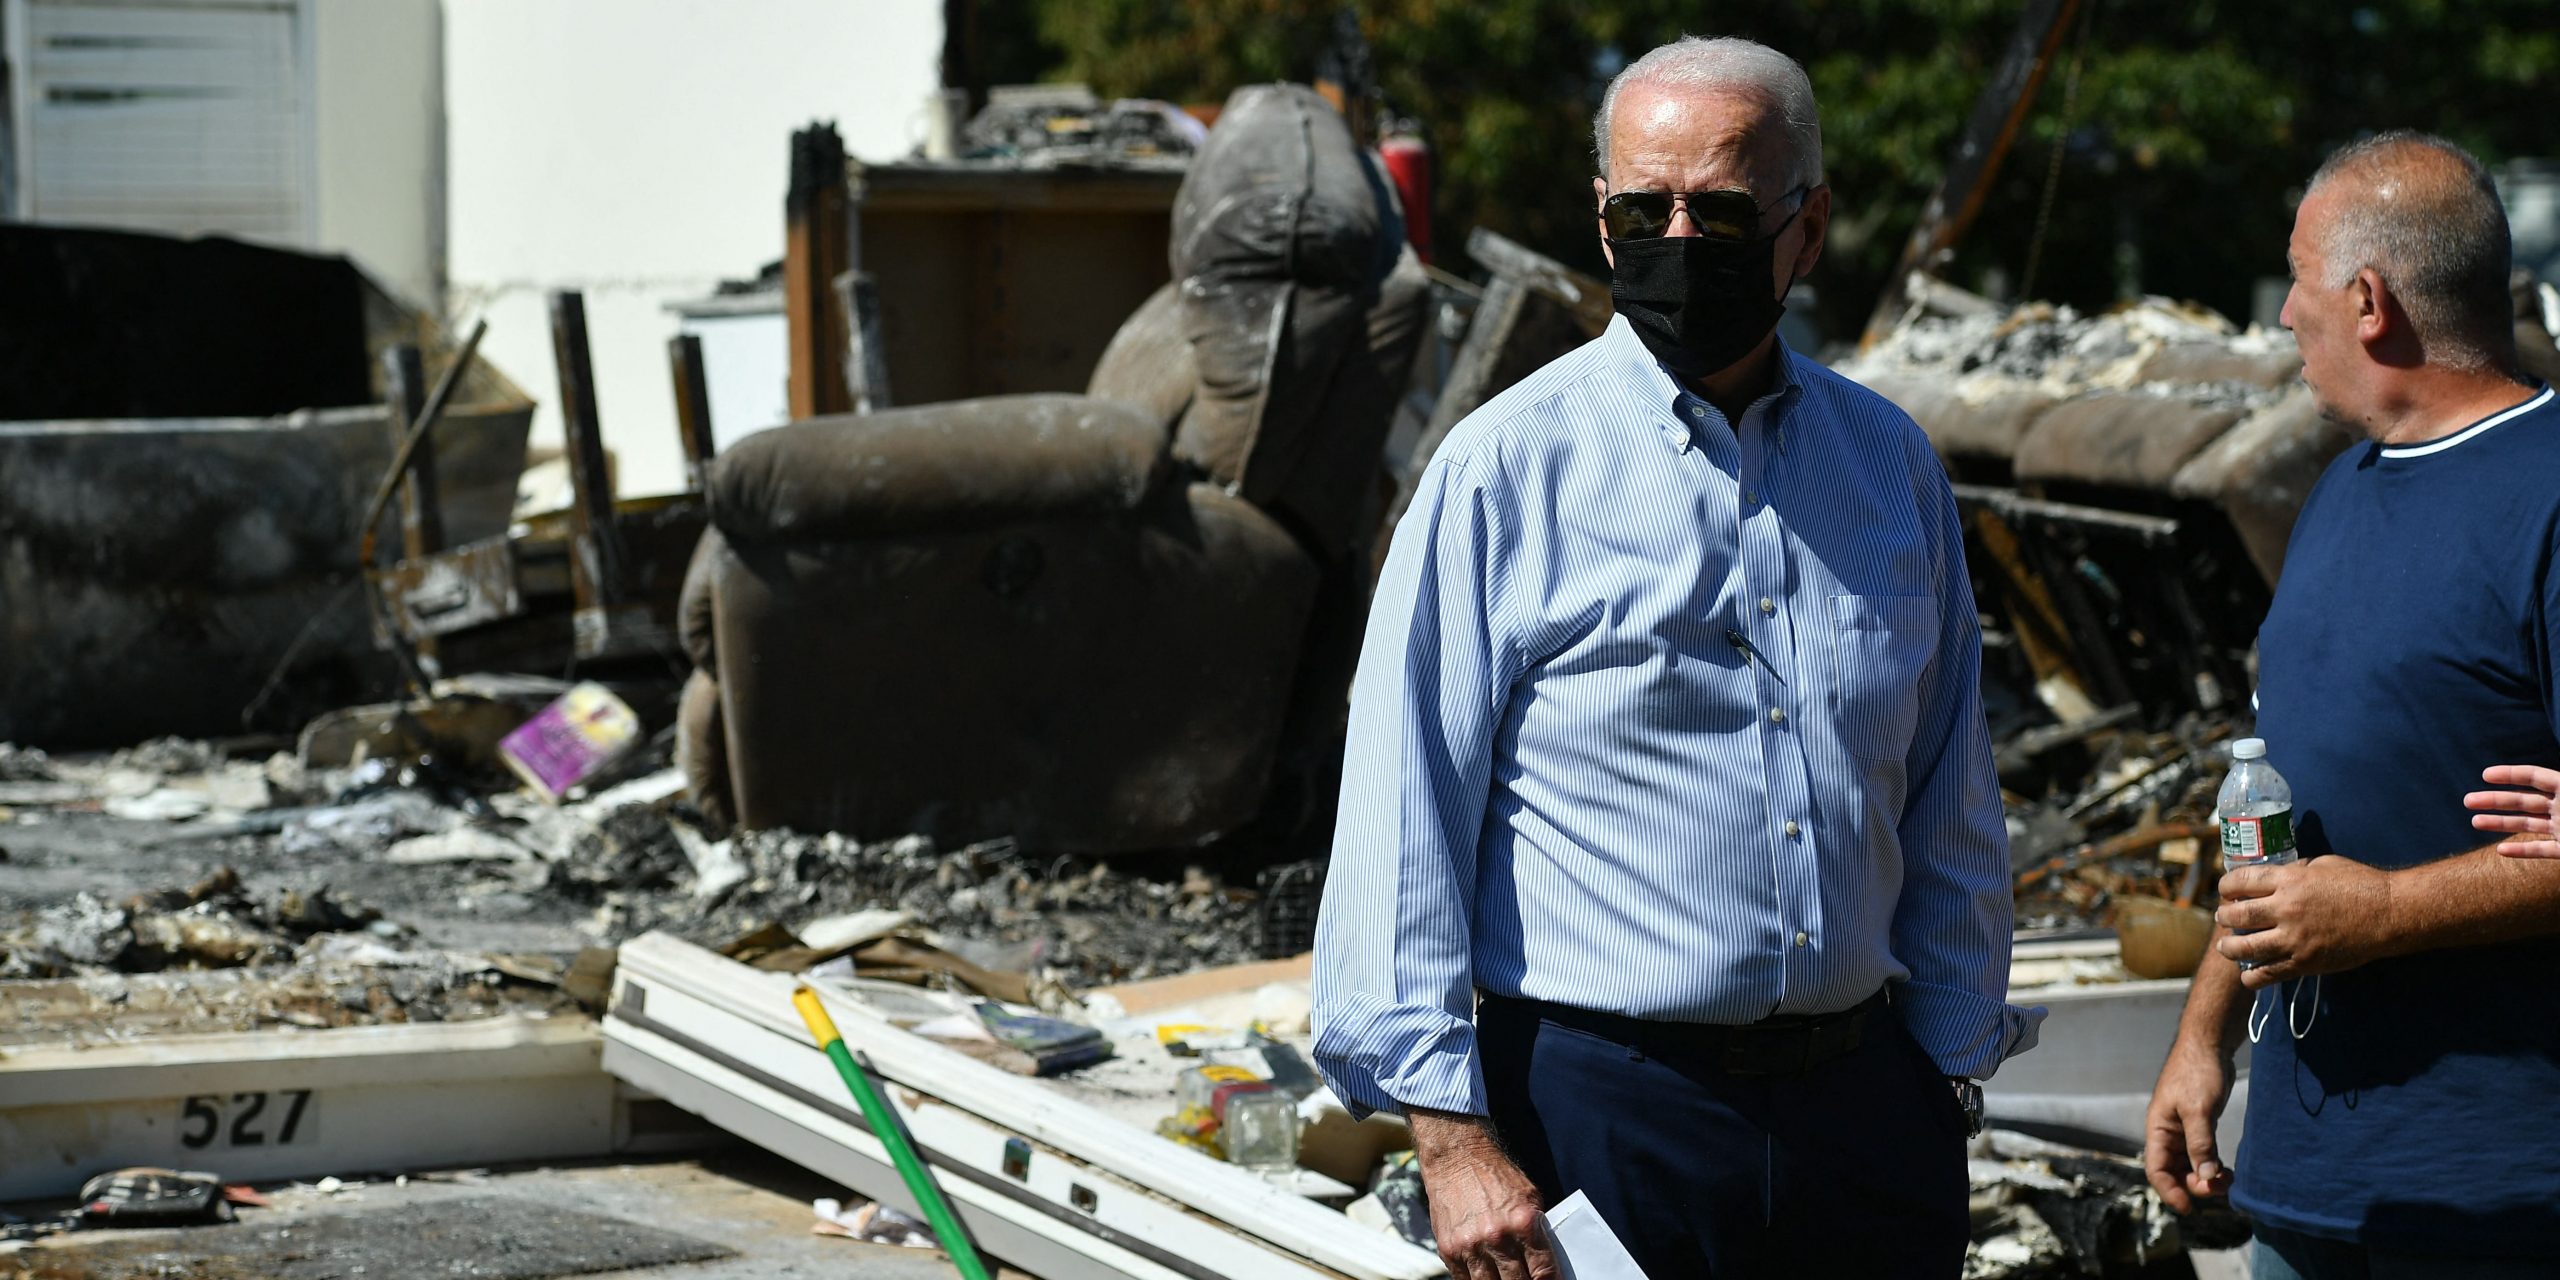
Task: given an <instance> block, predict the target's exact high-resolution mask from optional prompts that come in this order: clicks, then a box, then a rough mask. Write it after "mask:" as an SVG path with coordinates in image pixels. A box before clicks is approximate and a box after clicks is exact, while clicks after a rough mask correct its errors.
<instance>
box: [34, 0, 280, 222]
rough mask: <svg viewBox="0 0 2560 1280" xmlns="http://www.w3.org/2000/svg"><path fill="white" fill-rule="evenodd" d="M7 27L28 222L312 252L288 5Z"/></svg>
mask: <svg viewBox="0 0 2560 1280" xmlns="http://www.w3.org/2000/svg"><path fill="white" fill-rule="evenodd" d="M10 16H11V17H12V18H13V19H16V21H14V22H13V23H12V24H11V25H12V27H13V31H12V40H11V43H12V44H13V45H14V46H15V48H16V50H17V51H18V53H19V58H20V61H19V62H18V68H17V69H18V72H19V74H18V76H17V89H16V93H17V103H16V107H17V111H18V113H19V115H18V119H19V131H20V132H19V136H20V138H21V139H22V140H23V143H24V150H23V151H22V152H21V159H20V165H19V175H18V176H19V202H20V209H21V211H22V213H23V215H24V216H26V217H28V218H31V219H34V220H38V221H44V222H57V223H74V224H86V225H95V226H114V227H132V228H138V229H145V230H152V231H165V232H174V233H179V234H192V233H200V232H220V233H226V234H231V235H237V236H243V237H250V238H255V239H260V240H265V241H269V242H272V243H277V244H284V245H293V246H303V245H307V244H309V242H310V239H311V233H312V222H313V219H312V209H311V196H310V188H311V146H310V139H309V112H308V109H307V108H308V94H309V84H310V79H309V75H308V65H307V59H306V57H305V50H306V49H307V47H308V46H307V42H306V36H307V32H306V30H305V29H304V17H303V14H302V12H301V7H300V5H299V4H298V3H296V2H295V0H149V2H145V3H96V2H94V0H24V2H23V3H21V4H18V5H16V6H13V8H12V11H11V14H10Z"/></svg>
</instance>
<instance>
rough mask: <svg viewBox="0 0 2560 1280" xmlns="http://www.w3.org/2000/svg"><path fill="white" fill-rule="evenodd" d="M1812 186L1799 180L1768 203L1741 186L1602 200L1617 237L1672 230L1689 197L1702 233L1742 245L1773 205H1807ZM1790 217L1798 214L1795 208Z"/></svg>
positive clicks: (1603, 215) (1604, 219)
mask: <svg viewBox="0 0 2560 1280" xmlns="http://www.w3.org/2000/svg"><path fill="white" fill-rule="evenodd" d="M1812 189H1813V188H1812V186H1811V184H1807V183H1799V184H1797V186H1796V188H1795V189H1794V190H1792V191H1789V192H1788V193H1786V194H1785V195H1782V196H1780V197H1778V198H1777V199H1775V200H1772V201H1770V202H1769V204H1768V207H1767V208H1763V207H1761V206H1760V204H1758V203H1757V202H1756V201H1754V200H1752V198H1751V193H1750V192H1748V191H1744V190H1742V189H1741V188H1739V187H1727V188H1725V189H1724V190H1721V191H1620V192H1617V193H1616V194H1614V195H1611V196H1610V197H1609V198H1608V199H1606V200H1603V201H1601V202H1600V223H1601V225H1602V226H1604V227H1606V228H1607V229H1608V231H1609V238H1610V239H1612V240H1651V239H1653V238H1655V237H1657V236H1660V235H1661V234H1662V233H1664V232H1666V231H1668V230H1670V229H1671V214H1672V211H1673V210H1674V209H1676V208H1678V207H1679V204H1680V203H1681V202H1683V201H1685V202H1687V204H1688V206H1689V221H1690V222H1691V223H1693V224H1695V225H1696V226H1697V228H1698V234H1699V235H1702V236H1704V237H1706V238H1707V239H1709V240H1723V241H1729V242H1731V243H1734V244H1741V243H1744V242H1746V241H1749V240H1752V239H1755V238H1757V236H1758V233H1759V228H1760V220H1761V219H1762V218H1763V217H1765V216H1767V214H1768V211H1769V209H1775V208H1777V207H1778V206H1779V205H1781V204H1785V203H1786V202H1787V201H1789V200H1797V201H1798V202H1799V203H1798V205H1797V207H1798V208H1802V207H1803V205H1802V203H1801V199H1800V198H1801V197H1802V196H1803V195H1804V194H1805V193H1806V192H1808V191H1811V190H1812ZM1787 216H1788V217H1789V218H1790V219H1792V218H1794V217H1795V215H1794V214H1792V213H1790V214H1788V215H1787ZM1781 229H1782V230H1783V229H1784V227H1783V225H1782V226H1781Z"/></svg>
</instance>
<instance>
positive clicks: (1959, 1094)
mask: <svg viewBox="0 0 2560 1280" xmlns="http://www.w3.org/2000/svg"><path fill="white" fill-rule="evenodd" d="M1947 1083H1948V1084H1949V1085H1951V1086H1953V1087H1954V1089H1955V1091H1956V1105H1957V1106H1959V1107H1962V1108H1964V1121H1965V1125H1964V1136H1966V1137H1968V1138H1979V1137H1981V1136H1982V1082H1981V1081H1979V1080H1968V1079H1966V1078H1965V1077H1963V1076H1948V1077H1947Z"/></svg>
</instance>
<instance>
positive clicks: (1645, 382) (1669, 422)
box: [1601, 316, 1804, 453]
mask: <svg viewBox="0 0 2560 1280" xmlns="http://www.w3.org/2000/svg"><path fill="white" fill-rule="evenodd" d="M1601 341H1603V342H1605V343H1607V344H1608V348H1609V354H1610V363H1611V366H1612V367H1613V368H1615V369H1616V370H1617V373H1618V377H1619V380H1620V381H1621V382H1623V383H1624V384H1625V385H1626V386H1627V387H1629V388H1630V389H1632V390H1634V391H1635V392H1636V393H1637V394H1638V396H1639V397H1640V398H1641V400H1642V402H1643V403H1645V404H1647V405H1657V406H1660V407H1661V409H1662V410H1663V414H1662V416H1661V417H1660V418H1658V419H1656V422H1655V425H1656V426H1657V427H1659V428H1660V429H1661V431H1662V434H1663V436H1664V438H1666V439H1667V440H1669V441H1670V442H1671V445H1672V447H1673V448H1674V449H1675V450H1677V451H1679V452H1682V453H1686V452H1688V450H1689V449H1690V448H1692V447H1694V446H1695V445H1696V444H1697V440H1696V439H1695V437H1693V436H1692V435H1691V434H1690V429H1689V419H1690V415H1689V413H1688V409H1689V408H1690V407H1691V406H1704V405H1706V400H1705V399H1704V398H1703V397H1701V396H1699V395H1698V394H1697V393H1695V392H1692V391H1690V390H1689V389H1688V388H1686V387H1684V386H1682V385H1680V380H1679V379H1678V378H1676V377H1673V376H1672V373H1671V371H1670V370H1668V369H1665V368H1663V367H1662V362H1661V361H1659V360H1656V359H1654V357H1653V353H1652V352H1651V351H1648V350H1646V349H1645V345H1644V339H1642V338H1639V337H1637V336H1636V331H1635V326H1633V325H1631V324H1628V323H1627V318H1626V317H1625V316H1612V317H1610V319H1609V328H1608V331H1607V332H1605V333H1603V334H1602V335H1601ZM1776 354H1777V365H1776V370H1775V373H1776V376H1775V378H1774V379H1773V380H1772V381H1771V383H1770V385H1769V390H1768V392H1767V394H1766V395H1764V396H1762V397H1761V399H1763V400H1767V401H1769V402H1770V405H1769V423H1770V425H1771V426H1772V427H1775V426H1777V425H1778V424H1779V423H1780V421H1781V420H1782V418H1783V416H1784V415H1785V413H1786V411H1787V408H1788V406H1790V405H1792V404H1794V403H1795V401H1796V399H1797V397H1799V396H1801V395H1803V394H1804V383H1803V382H1802V380H1801V379H1800V378H1799V377H1798V376H1797V371H1796V359H1797V357H1796V353H1795V352H1794V351H1793V350H1792V349H1790V348H1789V347H1788V346H1787V340H1786V338H1785V337H1783V336H1781V337H1780V338H1779V339H1778V341H1777V353H1776ZM1753 403H1754V404H1757V403H1759V401H1753ZM1778 438H1779V439H1781V440H1783V439H1784V438H1785V437H1784V436H1783V435H1780V436H1779V437H1778ZM1781 447H1783V446H1781Z"/></svg>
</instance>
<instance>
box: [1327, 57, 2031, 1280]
mask: <svg viewBox="0 0 2560 1280" xmlns="http://www.w3.org/2000/svg"><path fill="white" fill-rule="evenodd" d="M1595 135H1596V137H1595V140H1596V143H1597V151H1598V158H1599V162H1600V170H1601V173H1602V175H1603V176H1602V177H1601V178H1599V179H1596V180H1595V181H1594V184H1593V189H1594V194H1595V196H1596V198H1597V203H1598V206H1599V208H1598V212H1599V219H1600V228H1601V234H1602V236H1603V244H1604V245H1605V247H1606V248H1607V251H1608V253H1609V258H1610V263H1611V269H1612V275H1613V288H1612V292H1613V294H1614V296H1615V298H1616V301H1617V311H1618V315H1617V318H1616V319H1615V320H1613V321H1612V322H1611V324H1610V326H1609V329H1608V332H1607V333H1605V334H1603V335H1602V336H1601V337H1600V338H1598V339H1596V340H1595V341H1593V342H1591V343H1589V344H1588V345H1586V346H1584V347H1582V348H1580V349H1579V350H1576V351H1574V352H1573V353H1572V354H1570V355H1567V356H1565V357H1564V358H1562V359H1560V360H1558V361H1556V362H1555V363H1553V364H1551V365H1549V366H1547V367H1546V368H1544V369H1542V370H1540V371H1538V372H1537V373H1535V374H1533V375H1531V376H1530V377H1529V378H1528V379H1527V380H1525V381H1524V382H1522V383H1521V384H1519V385H1518V386H1516V387H1513V388H1512V389H1511V390H1509V391H1507V392H1505V393H1503V394H1502V395H1500V396H1498V397H1496V398H1495V399H1494V400H1493V401H1492V402H1491V403H1489V404H1487V405H1486V406H1484V407H1483V408H1482V409H1480V410H1478V411H1477V412H1476V413H1475V414H1473V415H1472V416H1470V417H1469V418H1468V419H1467V420H1466V421H1465V422H1464V423H1462V424H1460V426H1459V427H1458V428H1457V430H1456V431H1455V432H1453V433H1452V434H1451V435H1450V436H1449V438H1448V441H1447V443H1445V444H1444V445H1442V446H1441V448H1440V451H1439V453H1438V455H1437V456H1436V457H1435V458H1433V459H1432V461H1431V464H1430V467H1429V469H1428V471H1427V472H1426V474H1425V475H1424V477H1423V479H1422V482H1421V485H1420V487H1419V489H1418V491H1417V493H1416V495H1415V499H1414V503H1413V506H1412V509H1411V513H1410V514H1409V515H1408V516H1407V517H1406V518H1405V520H1404V521H1403V523H1402V524H1401V525H1400V526H1399V527H1398V529H1397V531H1396V536H1395V542H1394V547H1393V550H1392V551H1391V552H1390V554H1389V556H1388V559H1387V564H1386V570H1385V573H1384V576H1383V577H1382V579H1381V581H1380V583H1379V586H1378V592H1377V598H1376V602H1375V604H1374V606H1373V607H1372V609H1371V612H1370V617H1369V630H1368V636H1367V641H1366V644H1365V646H1364V648H1363V650H1362V653H1361V659H1360V672H1359V677H1358V679H1357V682H1356V684H1355V686H1354V689H1353V693H1352V722H1351V746H1350V754H1349V759H1348V761H1347V763H1346V766H1345V773H1344V779H1343V798H1342V809H1341V817H1340V822H1339V827H1338V832H1337V835H1336V838H1335V848H1334V859H1333V870H1332V874H1331V879H1330V881H1329V883H1328V884H1327V886H1326V892H1325V901H1324V910H1323V916H1322V922H1321V926H1320V930H1319V934H1318V938H1317V943H1316V978H1315V982H1316V1041H1315V1057H1316V1060H1317V1062H1318V1064H1319V1066H1320V1067H1321V1068H1322V1070H1323V1072H1324V1074H1325V1076H1326V1078H1327V1079H1328V1080H1329V1081H1330V1082H1331V1084H1332V1085H1333V1087H1334V1089H1335V1091H1336V1092H1337V1093H1339V1094H1340V1095H1341V1096H1342V1098H1343V1099H1344V1100H1345V1101H1346V1102H1347V1103H1349V1104H1350V1105H1351V1106H1352V1107H1353V1108H1354V1109H1355V1110H1361V1111H1367V1110H1373V1109H1374V1110H1383V1111H1393V1112H1401V1113H1402V1114H1404V1115H1405V1116H1407V1117H1409V1118H1410V1119H1411V1121H1412V1124H1413V1132H1414V1140H1415V1144H1416V1146H1417V1148H1418V1151H1419V1154H1420V1157H1421V1162H1422V1174H1423V1181H1424V1184H1425V1187H1426V1189H1427V1191H1428V1195H1429V1201H1430V1207H1431V1214H1432V1222H1433V1229H1434V1232H1435V1234H1436V1236H1437V1238H1438V1243H1439V1247H1440V1252H1441V1254H1442V1256H1443V1257H1444V1258H1446V1259H1447V1261H1448V1262H1449V1265H1450V1268H1451V1271H1452V1273H1453V1274H1455V1275H1458V1276H1461V1277H1468V1278H1470V1280H1495V1278H1496V1277H1500V1278H1501V1280H1518V1278H1520V1277H1529V1276H1547V1275H1552V1274H1555V1270H1554V1266H1555V1264H1554V1260H1553V1259H1552V1258H1551V1257H1550V1256H1549V1254H1548V1252H1547V1250H1546V1248H1545V1246H1543V1245H1542V1244H1541V1243H1540V1237H1539V1235H1538V1231H1537V1214H1538V1211H1539V1209H1540V1207H1541V1206H1542V1205H1548V1206H1551V1205H1553V1204H1555V1203H1556V1202H1557V1201H1558V1200H1559V1199H1560V1198H1561V1197H1564V1196H1567V1195H1570V1194H1572V1193H1574V1192H1576V1191H1581V1192H1584V1193H1586V1194H1587V1195H1588V1196H1589V1197H1590V1200H1591V1202H1592V1204H1593V1205H1594V1206H1595V1207H1596V1209H1597V1210H1598V1212H1599V1213H1600V1215H1601V1216H1602V1217H1603V1218H1604V1219H1606V1220H1607V1221H1608V1222H1609V1224H1610V1225H1611V1226H1612V1227H1613V1228H1614V1229H1615V1230H1616V1232H1617V1234H1618V1235H1619V1236H1620V1238H1621V1239H1622V1240H1624V1241H1625V1242H1626V1243H1627V1244H1628V1246H1629V1247H1630V1249H1631V1251H1632V1252H1633V1254H1634V1255H1635V1257H1636V1259H1637V1261H1638V1262H1639V1263H1640V1264H1641V1265H1642V1266H1643V1267H1644V1268H1645V1271H1646V1273H1647V1274H1648V1275H1650V1276H1652V1277H1654V1280H1689V1278H1691V1277H1700V1276H1716V1277H1732V1276H1774V1275H1789V1276H1858V1277H1865V1278H1874V1277H1898V1276H1913V1277H1921V1276H1926V1277H1953V1276H1954V1275H1956V1274H1957V1272H1958V1271H1959V1269H1960V1266H1961V1262H1962V1258H1963V1254H1964V1248H1965V1241H1966V1235H1967V1229H1966V1211H1965V1170H1964V1141H1965V1137H1966V1134H1967V1132H1968V1130H1969V1128H1970V1125H1971V1123H1972V1122H1973V1119H1974V1118H1976V1117H1978V1114H1979V1106H1980V1103H1979V1099H1980V1090H1979V1086H1978V1085H1976V1084H1975V1083H1973V1082H1974V1081H1976V1080H1978V1079H1979V1078H1981V1077H1984V1076H1988V1075H1989V1074H1991V1071H1992V1069H1993V1068H1994V1067H1995V1066H1997V1065H1998V1064H1999V1063H2000V1061H2001V1060H2002V1059H2004V1058H2006V1057H2008V1056H2009V1055H2011V1054H2014V1053H2017V1052H2019V1051H2021V1050H2023V1049H2025V1048H2027V1047H2029V1046H2030V1045H2032V1044H2033V1042H2034V1039H2035V1026H2036V1021H2037V1018H2038V1016H2040V1012H2041V1011H2029V1010H2020V1009H2016V1008H2013V1007H2011V1006H2009V1005H2008V1004H2007V1003H2006V996H2007V989H2008V960H2009V933H2010V927H2011V924H2010V910H2011V906H2010V897H2009V878H2008V870H2009V864H2008V856H2007V842H2006V835H2005V831H2004V828H2003V825H2002V817H2001V811H2000V796H1999V787H1998V784H1997V781H1996V779H1995V777H1994V774H1993V771H1992V764H1991V752H1990V746H1989V743H1988V741H1987V734H1986V733H1985V730H1984V727H1983V717H1982V711H1981V707H1980V705H1979V699H1978V684H1979V679H1980V650H1981V638H1980V635H1979V630H1978V621H1977V618H1976V615H1975V613H1974V604H1973V596H1972V592H1971V589H1970V586H1969V585H1968V582H1967V579H1966V576H1965V567H1964V559H1963V552H1962V546H1961V536H1960V533H1959V523H1958V518H1957V513H1956V506H1955V501H1954V499H1953V497H1952V496H1951V494H1950V493H1949V491H1948V487H1947V481H1946V477H1945V475H1944V473H1943V472H1942V471H1941V470H1940V468H1939V465H1938V462H1937V460H1936V457H1935V456H1934V455H1933V454H1932V452H1931V451H1930V447H1929V442H1928V441H1927V439H1925V438H1924V437H1923V436H1922V435H1921V433H1920V431H1919V430H1918V429H1917V428H1916V427H1915V426H1913V424H1912V422H1911V419H1910V418H1909V417H1908V416H1907V415H1905V414H1903V413H1902V412H1901V411H1900V410H1898V409H1896V408H1894V407H1893V406H1892V405H1891V404H1888V403H1886V402H1885V401H1884V400H1883V399H1881V398H1879V397H1878V396H1876V395H1875V394H1874V393H1872V392H1869V391H1867V390H1866V389H1864V388H1862V387H1859V386H1857V385H1856V384H1854V383H1851V382H1849V381H1847V380H1846V379H1843V378H1841V377H1839V376H1837V375H1835V374H1833V373H1831V372H1829V371H1827V370H1825V369H1823V368H1821V367H1819V366H1817V365H1814V364H1812V363H1811V362H1809V361H1807V360H1805V359H1803V358H1802V357H1800V356H1798V355H1797V354H1795V353H1793V352H1791V351H1789V350H1788V349H1787V348H1786V346H1785V344H1784V343H1782V342H1780V341H1778V340H1777V338H1776V335H1775V326H1776V323H1777V320H1778V317H1779V313H1780V312H1781V311H1782V310H1783V309H1784V299H1785V296H1786V293H1787V291H1788V289H1789V287H1790V286H1791V285H1792V284H1793V283H1794V282H1795V281H1796V280H1798V279H1801V278H1803V277H1804V276H1805V274H1806V273H1808V272H1810V271H1811V270H1812V269H1813V265H1814V262H1815V260H1816V259H1817V258H1819V257H1820V256H1821V252H1822V242H1823V233H1824V230H1825V229H1826V228H1827V226H1828V225H1829V223H1830V220H1831V190H1830V188H1829V187H1827V186H1825V185H1824V184H1823V180H1822V141H1821V127H1820V124H1819V122H1818V118H1817V116H1816V113H1815V108H1814V102H1813V92H1812V88H1811V86H1810V84H1809V83H1808V82H1807V80H1806V78H1805V74H1804V71H1803V69H1802V68H1801V67H1799V66H1797V64H1796V63H1795V62H1794V61H1792V60H1791V59H1789V58H1787V57H1786V56H1784V55H1782V54H1779V53H1777V52H1775V51H1773V50H1770V49H1767V48H1764V47H1762V46H1760V45H1756V44H1752V43H1750V42H1748V41H1742V40H1733V39H1720V40H1701V39H1695V38H1692V39H1687V40H1682V41H1680V42H1679V43H1676V44H1672V45H1667V46H1664V47H1663V48H1660V49H1656V50H1654V51H1653V52H1652V53H1650V54H1648V55H1646V56H1645V57H1644V58H1642V59H1641V60H1639V61H1637V62H1635V63H1634V64H1633V65H1631V66H1629V67H1628V68H1627V69H1626V70H1625V71H1624V72H1623V73H1622V74H1620V75H1619V76H1618V78H1617V80H1616V81H1615V82H1614V83H1613V84H1611V85H1610V87H1609V91H1608V95H1607V97H1606V98H1605V99H1604V100H1603V103H1602V106H1601V110H1600V116H1599V120H1598V127H1597V129H1596V130H1595ZM1969 1111H1970V1112H1971V1113H1972V1115H1971V1116H1969V1115H1968V1112H1969Z"/></svg>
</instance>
